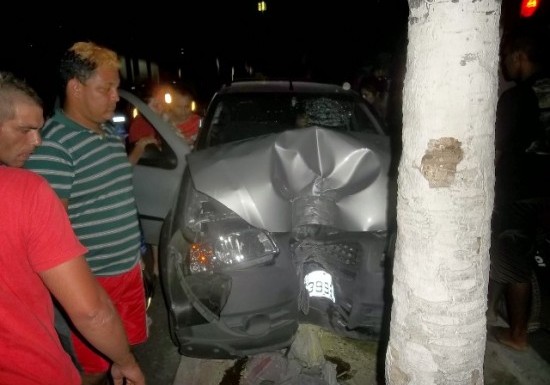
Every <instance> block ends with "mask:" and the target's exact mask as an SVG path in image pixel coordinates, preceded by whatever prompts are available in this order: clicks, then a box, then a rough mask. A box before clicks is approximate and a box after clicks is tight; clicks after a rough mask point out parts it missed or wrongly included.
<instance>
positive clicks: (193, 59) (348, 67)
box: [0, 0, 408, 100]
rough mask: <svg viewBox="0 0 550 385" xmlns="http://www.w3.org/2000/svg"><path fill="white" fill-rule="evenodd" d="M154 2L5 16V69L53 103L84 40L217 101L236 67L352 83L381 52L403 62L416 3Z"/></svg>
mask: <svg viewBox="0 0 550 385" xmlns="http://www.w3.org/2000/svg"><path fill="white" fill-rule="evenodd" d="M150 3H151V4H150V5H146V6H141V7H138V6H137V2H136V3H133V4H132V3H130V4H119V3H118V2H116V3H115V2H114V1H113V2H112V5H113V6H110V5H109V3H106V4H100V3H96V2H94V3H87V4H85V3H82V4H81V5H78V8H79V9H73V8H66V7H65V8H63V7H60V6H58V5H54V4H53V3H51V2H50V4H49V5H48V6H44V5H38V6H30V5H28V6H26V8H28V9H21V10H20V11H14V12H12V13H11V14H10V13H4V12H3V19H4V21H3V22H2V24H1V26H0V33H1V34H0V36H1V38H2V47H3V48H2V49H1V50H0V54H1V55H2V56H4V57H2V58H1V60H0V69H9V70H11V71H13V72H15V73H16V74H18V75H20V76H23V77H25V78H27V80H28V81H29V82H30V83H31V85H33V86H35V88H37V89H38V90H39V92H41V93H42V94H47V95H48V96H49V94H51V93H52V92H54V91H52V88H53V87H54V84H55V80H56V65H57V61H58V59H59V56H60V55H61V53H62V52H63V51H64V50H65V49H67V48H68V47H69V46H70V45H71V44H72V43H74V42H75V41H78V40H91V41H95V42H96V43H99V44H103V45H106V46H108V47H110V48H112V49H114V50H115V51H117V53H119V54H120V55H124V56H127V57H137V58H143V59H145V60H149V61H153V62H156V63H157V64H158V66H159V68H161V69H162V76H163V77H164V78H174V77H177V78H180V79H184V80H185V81H186V82H187V83H191V84H192V87H193V88H195V90H196V93H197V94H198V97H199V98H200V99H206V100H208V99H209V97H210V96H211V94H212V93H213V92H214V91H215V90H216V89H217V88H218V87H219V85H220V84H221V83H222V82H224V81H227V80H228V78H230V72H231V68H233V69H234V70H235V72H236V75H239V73H238V72H239V71H243V69H244V68H245V64H246V65H248V66H250V67H253V69H254V71H255V72H256V73H262V74H265V75H269V76H270V77H288V76H291V77H295V78H299V77H302V78H305V77H309V78H314V79H315V80H326V81H331V82H342V81H344V80H347V81H352V80H353V77H354V76H356V74H357V72H358V71H360V70H361V67H362V66H365V65H367V64H368V63H370V62H372V61H373V60H375V59H376V57H377V55H378V54H379V53H381V52H389V53H391V54H393V53H394V51H396V49H398V48H397V46H398V44H399V42H401V43H403V41H404V39H405V38H406V24H407V17H408V5H407V1H406V0H379V1H378V0H361V1H359V0H356V1H348V0H341V1H327V2H319V1H310V0H302V1H301V0H266V3H267V11H266V12H264V13H260V12H258V11H257V1H256V0H235V1H205V0H197V1H195V2H190V1H183V2H174V1H171V2H167V1H163V0H157V1H151V2H150ZM322 3H323V4H322ZM15 6H17V5H15ZM76 6H77V4H76V3H74V7H76ZM115 6H116V9H115ZM19 7H21V8H22V6H19ZM10 19H11V20H10ZM124 86H126V85H124Z"/></svg>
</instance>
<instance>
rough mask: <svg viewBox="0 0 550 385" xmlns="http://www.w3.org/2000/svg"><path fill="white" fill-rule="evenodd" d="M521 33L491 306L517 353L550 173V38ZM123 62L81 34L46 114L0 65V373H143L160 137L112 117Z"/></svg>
mask: <svg viewBox="0 0 550 385" xmlns="http://www.w3.org/2000/svg"><path fill="white" fill-rule="evenodd" d="M520 32H521V33H517V34H516V33H510V34H507V35H505V36H504V37H503V39H502V46H501V65H502V72H503V76H504V78H505V79H506V80H509V81H512V82H514V86H513V87H511V88H510V89H508V90H507V91H505V92H504V93H502V95H501V97H500V98H499V102H498V106H497V119H496V127H495V138H496V140H495V150H496V159H495V168H496V171H495V174H496V185H495V205H494V214H493V219H492V226H493V228H492V235H493V239H492V247H491V274H490V285H489V305H488V313H487V316H488V320H489V321H492V320H494V319H495V318H496V317H497V315H498V303H499V302H498V301H499V300H500V298H501V297H502V295H503V296H504V298H505V300H506V303H507V321H508V324H509V325H508V326H507V327H503V328H498V329H496V331H495V335H496V338H497V339H498V340H499V341H500V342H501V343H503V344H505V345H506V346H509V347H511V348H513V349H515V350H525V349H526V348H527V346H528V338H527V333H528V322H529V305H530V294H531V283H530V282H531V276H532V271H533V263H534V258H533V255H534V253H535V251H536V249H537V243H536V239H537V236H538V235H539V233H540V232H541V231H543V232H546V233H547V234H550V189H548V188H547V186H546V184H547V183H545V182H546V181H550V178H549V176H550V175H548V174H547V173H548V170H549V169H548V168H547V167H545V166H546V164H543V166H542V167H539V166H540V163H539V162H540V161H541V159H546V158H541V155H540V154H541V153H545V154H548V152H549V151H548V148H549V147H548V139H547V133H546V132H545V130H544V128H543V127H542V125H541V123H540V119H539V115H540V111H539V107H538V99H537V96H536V94H535V92H534V91H533V84H534V82H535V81H536V80H538V79H540V77H541V76H543V75H544V74H545V73H544V71H543V69H544V66H543V56H542V53H541V52H542V51H541V46H540V44H539V43H540V42H539V40H538V37H537V36H534V35H533V34H526V33H523V32H524V31H520ZM119 63H120V62H119V60H118V57H117V54H116V53H115V52H114V51H112V50H110V49H108V48H106V47H103V46H99V45H97V44H95V43H91V42H77V43H75V44H74V45H72V46H71V47H70V48H69V49H68V50H67V51H66V52H65V54H64V55H63V56H62V58H61V62H60V64H59V83H60V84H59V85H60V90H61V94H60V98H61V104H60V107H59V108H58V109H56V110H55V112H54V114H53V115H52V116H51V117H50V118H49V119H48V120H47V121H44V111H43V104H42V100H41V99H40V97H39V96H38V94H37V93H36V92H35V91H34V90H33V89H32V88H30V87H29V86H28V85H27V84H26V83H25V82H24V81H22V80H20V79H17V78H16V77H14V76H13V75H12V74H10V73H7V72H0V179H1V181H0V191H1V196H2V197H3V199H2V200H1V202H0V211H1V212H2V213H3V214H4V220H3V221H2V222H1V224H0V227H1V230H0V245H1V247H0V261H1V262H3V263H2V265H3V269H2V273H1V275H0V290H1V291H2V296H0V309H1V311H2V315H3V317H2V321H1V322H0V346H2V349H3V350H4V353H5V354H4V355H3V357H4V358H3V359H2V360H0V383H3V384H4V383H6V384H21V385H27V384H28V385H31V384H52V385H53V384H69V385H70V384H75V385H76V384H81V383H82V384H84V385H88V384H89V385H92V384H107V383H108V381H109V380H111V381H112V382H113V383H114V384H117V385H119V384H120V385H122V384H123V383H125V384H128V385H142V384H145V379H144V375H143V373H142V371H141V369H140V367H139V365H138V363H137V362H136V359H135V357H134V356H133V354H132V346H133V345H137V344H141V343H143V342H145V341H146V340H147V338H148V332H147V325H146V304H145V294H144V284H143V276H142V266H141V253H140V246H141V232H140V225H139V219H138V213H137V208H136V202H135V198H134V194H133V186H132V164H135V163H136V162H137V161H138V160H139V158H140V157H141V156H142V154H143V152H144V149H145V148H146V147H147V146H148V145H155V146H157V147H159V148H160V146H161V138H160V137H159V136H158V134H157V133H156V132H155V130H154V128H153V127H152V126H151V125H150V123H149V122H148V121H147V119H145V118H144V117H141V116H138V117H136V118H135V119H134V120H133V122H132V124H131V126H130V128H129V133H128V142H129V144H130V147H129V148H130V151H128V147H127V146H126V143H124V142H123V141H122V140H121V138H120V137H119V136H118V135H117V133H116V132H115V131H114V130H113V128H112V127H111V126H110V124H109V121H110V120H111V118H112V117H113V115H114V111H115V107H116V104H117V102H118V100H119V96H118V87H119V84H120V78H119V70H120V68H119V66H120V64H119ZM360 91H361V93H362V95H363V97H365V98H366V100H367V101H368V102H369V103H371V104H372V106H373V108H374V110H375V111H376V113H377V114H379V116H380V118H381V119H384V118H385V108H384V107H385V102H384V100H383V98H384V94H385V93H386V92H387V85H384V84H382V83H381V81H380V79H379V78H377V77H376V76H375V77H367V78H365V81H364V82H362V83H361V84H360ZM163 98H164V95H163V94H162V93H160V92H153V94H152V95H151V97H150V99H149V106H150V107H151V109H152V110H153V111H155V112H156V113H158V114H159V115H160V116H162V117H163V118H164V119H166V120H167V121H169V122H171V123H172V125H173V127H174V129H175V130H177V132H178V133H179V134H180V135H181V137H182V139H183V140H185V141H187V143H189V144H190V145H192V144H193V142H194V140H195V138H196V135H197V132H198V128H199V122H200V116H199V115H197V114H196V113H194V112H193V111H192V108H191V103H192V100H193V99H192V96H191V94H189V93H188V92H185V91H182V90H180V91H176V90H174V92H173V93H172V100H171V103H167V102H166V101H165V100H164V99H163ZM546 156H548V155H546ZM8 352H9V353H8Z"/></svg>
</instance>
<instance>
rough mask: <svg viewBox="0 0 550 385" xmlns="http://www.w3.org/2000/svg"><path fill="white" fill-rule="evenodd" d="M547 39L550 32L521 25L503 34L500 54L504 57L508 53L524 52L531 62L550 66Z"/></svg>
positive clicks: (534, 26)
mask: <svg viewBox="0 0 550 385" xmlns="http://www.w3.org/2000/svg"><path fill="white" fill-rule="evenodd" d="M547 38H548V31H547V30H546V29H545V28H543V27H540V26H537V25H525V24H520V25H518V26H516V27H514V28H512V29H510V30H507V31H505V32H504V33H503V35H502V38H501V41H500V54H501V56H502V55H503V54H506V53H511V52H517V51H522V52H524V53H525V54H526V55H527V58H528V59H529V60H530V61H531V62H533V63H535V64H539V65H543V66H546V65H547V64H548V50H547V47H546V42H547V40H546V39H547Z"/></svg>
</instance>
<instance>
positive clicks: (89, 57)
mask: <svg viewBox="0 0 550 385" xmlns="http://www.w3.org/2000/svg"><path fill="white" fill-rule="evenodd" d="M102 65H107V66H112V67H113V68H116V69H119V68H120V61H119V58H118V55H117V54H116V52H114V51H113V50H111V49H109V48H106V47H103V46H100V45H98V44H96V43H93V42H84V41H80V42H76V43H74V44H73V45H72V46H71V47H70V48H69V49H68V50H67V51H65V53H64V54H63V56H62V57H61V62H60V64H59V80H60V84H59V86H60V90H59V91H60V96H61V99H62V100H64V98H65V88H66V87H67V84H68V83H69V80H71V79H74V78H76V79H78V80H79V81H80V82H85V81H86V80H88V79H89V78H90V77H91V76H92V74H93V72H94V71H95V70H96V69H97V68H98V67H100V66H102Z"/></svg>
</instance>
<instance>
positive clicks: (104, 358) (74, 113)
mask: <svg viewBox="0 0 550 385" xmlns="http://www.w3.org/2000/svg"><path fill="white" fill-rule="evenodd" d="M59 68H60V69H59V75H60V87H61V89H62V90H63V92H62V95H61V96H62V97H61V99H62V103H61V106H62V107H61V108H59V109H58V110H57V111H56V112H55V114H54V116H53V117H52V118H50V119H49V120H48V121H47V122H46V123H44V116H43V107H42V101H41V100H40V98H39V97H38V95H37V94H36V93H35V92H34V91H33V90H32V89H31V88H29V87H28V86H27V85H26V84H25V83H24V82H22V81H21V80H18V79H16V78H14V77H13V76H12V75H11V74H9V73H2V74H1V75H0V162H1V164H2V167H0V178H1V179H2V182H1V183H0V189H1V190H2V197H3V198H4V199H2V202H3V203H2V208H1V209H2V212H3V213H4V217H3V218H4V220H3V221H2V225H1V226H2V230H1V231H0V244H1V245H2V247H0V259H1V260H2V262H3V265H4V268H3V269H2V279H0V287H1V290H2V296H1V299H0V304H1V309H2V315H3V319H2V323H1V325H0V340H1V342H0V346H2V349H4V354H3V355H2V356H3V359H2V360H1V363H0V383H3V384H23V385H25V384H29V385H30V384H52V385H54V384H75V385H76V384H81V383H82V384H107V381H108V374H110V377H111V379H112V381H113V383H114V384H117V385H122V384H123V383H126V384H145V378H144V375H143V373H142V371H141V369H140V367H139V365H138V364H137V361H136V359H135V357H134V356H133V354H132V351H131V345H132V344H137V343H142V342H144V341H145V340H146V339H147V329H146V324H145V323H146V321H145V320H146V315H145V296H144V293H143V292H144V285H143V281H142V275H141V274H142V272H141V267H140V255H139V238H140V233H139V225H138V217H137V210H136V205H135V201H134V196H133V193H132V191H133V190H132V182H131V179H132V173H131V165H130V162H129V160H128V156H127V154H126V150H125V147H124V146H123V145H122V143H121V141H120V140H119V138H118V136H116V134H114V133H113V132H112V130H111V129H110V127H109V125H108V124H106V123H107V121H108V120H110V119H111V118H112V116H113V113H114V110H115V105H116V103H117V102H118V93H117V92H118V91H117V88H118V86H119V82H120V81H119V61H118V58H117V55H116V54H115V53H114V52H113V51H111V50H109V49H107V48H104V47H100V46H97V45H95V44H93V43H87V42H79V43H76V44H74V45H73V46H72V47H71V48H70V49H68V50H67V52H66V53H65V54H64V56H63V58H62V60H61V63H60V67H59ZM39 130H42V132H40V131H39ZM31 154H32V155H31ZM23 167H24V168H25V169H23ZM52 296H53V299H54V300H55V302H56V303H57V304H58V306H59V310H60V311H59V312H58V314H59V315H60V316H59V317H57V318H56V322H55V323H54V318H55V315H54V314H55V311H54V304H53V301H52ZM59 323H63V324H69V325H70V327H69V328H68V330H69V331H70V336H69V337H70V338H69V339H68V340H69V341H70V342H71V346H63V345H62V343H61V339H60V335H59V334H58V332H59V331H60V330H61V327H59V325H60V324H59ZM55 324H58V325H57V326H58V329H57V331H56V327H55V326H56V325H55ZM66 349H67V350H66ZM70 353H73V354H74V356H73V357H71V355H70Z"/></svg>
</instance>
